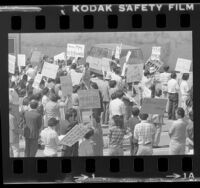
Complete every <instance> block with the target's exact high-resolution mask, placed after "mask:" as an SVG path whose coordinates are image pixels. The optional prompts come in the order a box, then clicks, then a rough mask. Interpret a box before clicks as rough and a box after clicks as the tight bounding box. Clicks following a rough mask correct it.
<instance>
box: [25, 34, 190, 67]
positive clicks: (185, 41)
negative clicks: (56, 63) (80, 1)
mask: <svg viewBox="0 0 200 188" xmlns="http://www.w3.org/2000/svg"><path fill="white" fill-rule="evenodd" d="M67 43H77V44H85V45H86V50H85V53H86V54H87V51H88V50H90V48H91V46H92V45H94V44H98V43H123V44H127V45H132V46H137V47H140V48H141V49H142V52H143V56H144V61H146V60H147V59H148V58H149V57H150V55H151V50H152V46H161V47H162V51H161V60H162V61H163V62H164V63H165V64H168V65H170V68H171V70H174V68H175V65H176V61H177V58H178V57H180V58H186V59H191V60H192V32H190V31H176V32H115V33H114V32H112V33H111V32H110V33H109V32H106V33H102V32H101V33H97V32H95V33H42V34H37V33H35V34H33V33H31V34H21V50H22V52H21V53H24V54H26V55H27V56H30V53H31V51H33V50H36V49H37V50H39V51H41V52H42V53H43V54H45V55H48V56H50V57H53V56H54V55H57V54H59V53H61V52H65V51H66V46H67Z"/></svg>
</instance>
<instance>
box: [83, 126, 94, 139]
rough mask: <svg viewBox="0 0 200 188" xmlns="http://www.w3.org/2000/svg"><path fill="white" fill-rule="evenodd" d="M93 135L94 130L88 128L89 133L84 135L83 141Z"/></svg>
mask: <svg viewBox="0 0 200 188" xmlns="http://www.w3.org/2000/svg"><path fill="white" fill-rule="evenodd" d="M93 135H94V129H92V128H89V131H88V132H87V133H86V134H85V136H84V138H85V139H87V140H88V139H90V138H91V137H92V136H93Z"/></svg>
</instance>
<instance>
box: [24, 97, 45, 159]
mask: <svg viewBox="0 0 200 188" xmlns="http://www.w3.org/2000/svg"><path fill="white" fill-rule="evenodd" d="M37 107H38V102H37V101H35V100H32V101H31V102H30V108H31V109H30V111H26V112H25V114H24V117H25V124H26V125H25V128H24V137H25V157H35V155H36V153H37V149H38V138H39V131H40V128H41V126H42V116H41V114H40V113H39V112H38V111H37Z"/></svg>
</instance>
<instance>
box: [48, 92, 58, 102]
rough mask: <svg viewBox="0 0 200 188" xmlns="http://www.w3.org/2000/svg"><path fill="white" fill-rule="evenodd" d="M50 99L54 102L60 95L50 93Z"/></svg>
mask: <svg viewBox="0 0 200 188" xmlns="http://www.w3.org/2000/svg"><path fill="white" fill-rule="evenodd" d="M49 99H50V100H51V101H53V102H57V100H58V97H57V96H56V95H55V94H54V93H50V95H49Z"/></svg>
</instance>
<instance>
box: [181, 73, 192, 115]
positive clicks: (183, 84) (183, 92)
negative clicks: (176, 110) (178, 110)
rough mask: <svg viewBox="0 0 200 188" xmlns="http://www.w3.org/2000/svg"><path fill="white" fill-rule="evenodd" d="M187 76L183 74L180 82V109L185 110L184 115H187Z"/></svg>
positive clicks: (188, 89)
mask: <svg viewBox="0 0 200 188" xmlns="http://www.w3.org/2000/svg"><path fill="white" fill-rule="evenodd" d="M188 79H189V74H188V73H183V76H182V82H181V84H180V94H181V107H182V108H183V109H184V110H185V113H186V115H188V111H187V105H186V100H187V99H188V96H189V91H190V88H189V84H188V82H187V81H188Z"/></svg>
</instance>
